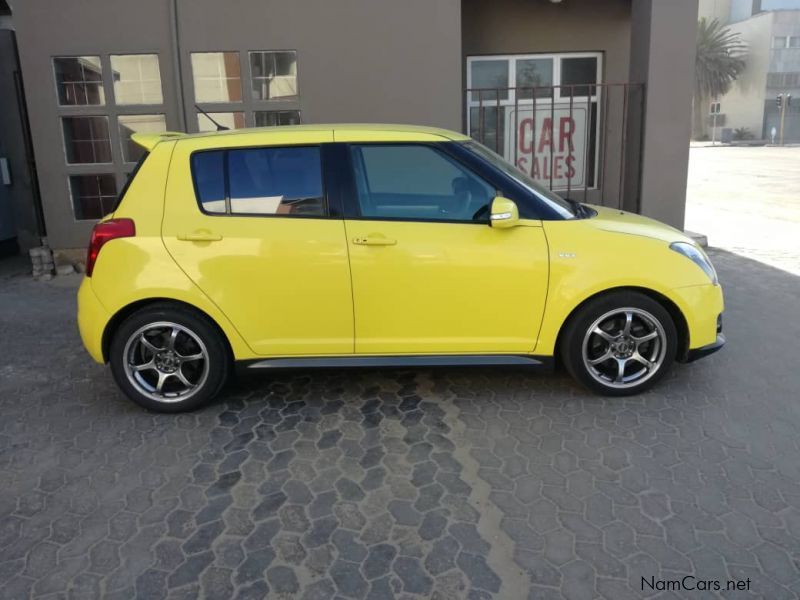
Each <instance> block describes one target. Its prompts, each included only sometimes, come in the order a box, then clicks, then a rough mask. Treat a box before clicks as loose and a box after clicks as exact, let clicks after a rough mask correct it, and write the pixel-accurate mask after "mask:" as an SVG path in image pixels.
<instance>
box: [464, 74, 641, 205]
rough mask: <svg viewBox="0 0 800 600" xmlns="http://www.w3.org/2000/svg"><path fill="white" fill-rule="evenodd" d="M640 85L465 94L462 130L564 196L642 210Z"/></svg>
mask: <svg viewBox="0 0 800 600" xmlns="http://www.w3.org/2000/svg"><path fill="white" fill-rule="evenodd" d="M643 116H644V85H643V84H637V83H591V84H574V85H557V86H541V87H516V88H480V89H478V88H474V89H467V90H466V131H467V132H468V133H469V135H470V136H471V137H473V138H474V139H476V140H478V141H479V142H481V143H483V144H484V145H486V146H488V147H489V148H491V149H493V150H494V151H495V152H497V153H498V154H500V155H502V156H504V157H505V158H506V159H507V160H508V161H509V162H512V163H513V164H515V165H516V166H517V167H518V168H520V169H521V170H523V171H525V172H526V173H528V174H529V175H531V177H533V178H534V179H535V180H537V181H539V182H540V183H542V184H543V185H545V186H546V187H548V188H549V189H551V190H554V191H556V192H558V193H560V194H561V195H564V196H567V197H572V198H574V199H576V200H581V201H584V202H592V203H595V204H604V205H608V206H615V207H619V208H626V209H629V210H634V211H636V210H638V208H639V201H638V195H639V186H638V181H639V166H640V162H641V161H640V158H641V157H640V154H641V140H642V119H643Z"/></svg>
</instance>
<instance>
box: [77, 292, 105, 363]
mask: <svg viewBox="0 0 800 600" xmlns="http://www.w3.org/2000/svg"><path fill="white" fill-rule="evenodd" d="M109 317H110V316H109V314H108V312H107V311H106V309H105V308H104V307H103V305H102V304H100V300H98V298H97V295H96V294H95V293H94V290H93V289H92V280H91V279H89V278H88V277H84V278H83V282H82V283H81V287H80V289H79V290H78V330H79V331H80V334H81V340H82V341H83V345H84V346H85V347H86V350H87V351H88V352H89V355H90V356H91V357H92V358H93V359H94V360H95V361H96V362H98V363H100V364H103V363H105V358H104V357H103V331H105V328H106V324H107V323H108V320H109Z"/></svg>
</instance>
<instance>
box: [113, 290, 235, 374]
mask: <svg viewBox="0 0 800 600" xmlns="http://www.w3.org/2000/svg"><path fill="white" fill-rule="evenodd" d="M158 304H161V305H166V306H171V307H177V308H180V309H182V310H188V311H191V312H193V313H195V314H197V315H199V316H201V317H203V318H204V319H205V320H207V321H208V322H209V323H210V324H211V326H212V327H214V328H215V329H216V330H217V332H218V333H219V334H220V336H221V337H222V339H223V340H224V342H225V347H226V349H227V351H228V357H229V359H230V360H231V361H233V360H234V354H233V348H232V346H231V341H230V340H229V339H228V336H227V335H226V333H225V330H224V329H223V328H222V327H220V325H219V323H217V321H216V320H215V319H214V318H213V317H212V316H211V315H209V314H208V313H207V312H206V311H204V310H202V309H200V308H197V307H196V306H194V305H193V304H190V303H188V302H184V301H182V300H176V299H175V298H144V299H141V300H136V301H135V302H131V303H130V304H127V305H126V306H124V307H122V308H121V309H119V310H118V311H117V312H116V313H115V314H114V316H112V317H111V318H110V319H109V320H108V323H107V324H106V327H105V329H104V330H103V338H102V344H101V348H102V352H103V361H105V362H106V363H107V362H108V360H109V350H110V348H111V340H112V339H113V338H114V334H115V333H116V332H117V330H118V329H119V326H120V325H121V324H122V323H123V322H124V321H125V319H127V318H128V317H129V316H131V315H132V314H134V313H136V312H138V311H140V310H142V309H144V308H147V307H150V306H154V305H158Z"/></svg>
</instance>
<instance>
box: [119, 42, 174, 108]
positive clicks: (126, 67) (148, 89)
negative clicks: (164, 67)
mask: <svg viewBox="0 0 800 600" xmlns="http://www.w3.org/2000/svg"><path fill="white" fill-rule="evenodd" d="M111 76H112V78H113V81H114V99H115V101H116V103H117V104H161V103H162V102H164V97H163V94H162V93H161V71H160V69H159V67H158V54H112V55H111Z"/></svg>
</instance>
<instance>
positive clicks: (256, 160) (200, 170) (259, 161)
mask: <svg viewBox="0 0 800 600" xmlns="http://www.w3.org/2000/svg"><path fill="white" fill-rule="evenodd" d="M191 168H192V176H193V177H194V181H195V190H196V193H197V197H198V201H199V202H200V204H201V205H202V207H203V210H204V211H205V212H208V213H228V214H233V215H237V214H239V215H276V216H311V217H322V216H325V215H326V214H327V211H326V206H325V197H324V194H323V188H322V163H321V157H320V150H319V147H316V146H313V147H307V146H302V147H301V146H294V147H275V148H241V149H235V150H227V151H223V150H214V151H209V152H196V153H195V154H193V155H192V159H191ZM226 171H227V173H226ZM226 175H227V176H226ZM226 183H227V189H226Z"/></svg>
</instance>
